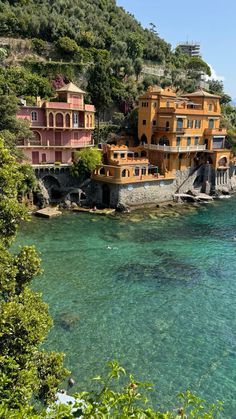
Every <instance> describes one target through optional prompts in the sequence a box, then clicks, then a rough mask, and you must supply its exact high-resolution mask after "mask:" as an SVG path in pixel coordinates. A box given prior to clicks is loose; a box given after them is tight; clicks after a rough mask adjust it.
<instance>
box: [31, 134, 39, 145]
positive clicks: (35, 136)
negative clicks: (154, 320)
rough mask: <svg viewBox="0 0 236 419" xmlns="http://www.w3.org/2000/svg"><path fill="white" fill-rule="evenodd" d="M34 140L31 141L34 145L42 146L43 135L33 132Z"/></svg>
mask: <svg viewBox="0 0 236 419" xmlns="http://www.w3.org/2000/svg"><path fill="white" fill-rule="evenodd" d="M33 134H34V138H33V139H32V140H31V141H30V143H31V144H33V145H41V134H40V132H38V131H33Z"/></svg>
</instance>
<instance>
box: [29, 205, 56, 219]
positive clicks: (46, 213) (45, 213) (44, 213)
mask: <svg viewBox="0 0 236 419" xmlns="http://www.w3.org/2000/svg"><path fill="white" fill-rule="evenodd" d="M61 214H62V212H61V211H58V209H57V208H53V207H47V208H43V209H40V210H38V211H36V212H35V215H36V216H37V217H43V218H51V217H57V216H58V215H61Z"/></svg>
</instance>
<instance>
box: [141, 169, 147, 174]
mask: <svg viewBox="0 0 236 419" xmlns="http://www.w3.org/2000/svg"><path fill="white" fill-rule="evenodd" d="M146 173H147V169H146V167H142V175H146Z"/></svg>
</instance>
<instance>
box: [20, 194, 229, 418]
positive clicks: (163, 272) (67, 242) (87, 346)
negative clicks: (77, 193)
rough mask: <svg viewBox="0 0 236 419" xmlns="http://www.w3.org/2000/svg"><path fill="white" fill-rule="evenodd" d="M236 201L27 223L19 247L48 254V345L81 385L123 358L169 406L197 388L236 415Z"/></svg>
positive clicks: (41, 284) (38, 284)
mask: <svg viewBox="0 0 236 419" xmlns="http://www.w3.org/2000/svg"><path fill="white" fill-rule="evenodd" d="M235 207H236V197H234V198H232V199H230V200H224V201H218V202H215V203H213V204H209V205H207V206H202V207H200V208H197V209H193V210H192V211H190V212H188V211H187V212H186V211H184V207H181V208H180V209H179V212H178V213H176V212H174V214H173V210H171V209H169V210H167V211H166V214H165V217H163V216H162V217H160V216H158V210H156V212H155V211H152V212H150V213H148V212H146V213H142V212H138V213H135V214H131V215H127V216H117V217H115V218H106V217H99V216H97V217H96V216H91V215H88V214H78V213H73V214H66V215H63V216H62V217H60V218H56V219H51V220H41V219H36V218H33V219H32V222H31V223H27V224H26V225H23V226H22V229H21V232H20V234H19V237H18V244H20V243H24V244H35V245H36V246H37V248H38V249H39V251H40V252H41V257H42V261H43V262H42V264H43V268H44V274H43V275H42V276H41V277H39V278H37V279H35V281H34V284H33V286H34V289H36V290H39V291H42V292H43V296H44V299H45V300H46V301H47V302H48V303H49V305H50V312H51V315H52V316H53V318H54V322H55V325H54V328H53V329H52V330H51V332H50V334H49V337H48V340H47V343H46V346H47V347H49V348H50V349H55V350H60V351H63V352H65V354H66V360H65V363H66V366H67V367H69V369H70V370H71V371H72V376H73V377H75V379H76V381H77V383H78V384H77V386H76V388H74V389H73V391H75V390H76V391H77V390H85V389H87V388H88V387H89V386H90V383H91V381H90V379H91V378H92V377H94V376H95V375H97V374H99V373H102V372H103V371H104V368H105V365H106V362H107V361H108V360H113V359H117V360H118V361H119V362H120V363H121V365H123V366H124V367H125V368H127V370H128V371H130V372H133V373H135V376H136V377H137V378H139V379H141V380H146V381H151V382H152V383H154V385H155V388H156V391H155V393H154V394H153V396H152V400H153V403H154V404H156V405H158V406H161V407H162V408H167V407H169V406H173V405H174V403H175V395H176V394H177V393H178V392H179V391H182V390H186V389H188V388H189V389H191V390H193V391H194V392H196V393H197V394H198V395H200V396H203V397H204V398H206V399H208V400H209V401H214V400H216V399H221V400H224V402H225V413H224V415H222V417H227V418H236V398H235V394H236V312H235V310H236V305H235V299H236V274H235V272H236V258H235V254H236V253H235V252H236V240H234V237H235V236H236V211H235ZM168 213H169V216H168ZM171 214H172V215H171Z"/></svg>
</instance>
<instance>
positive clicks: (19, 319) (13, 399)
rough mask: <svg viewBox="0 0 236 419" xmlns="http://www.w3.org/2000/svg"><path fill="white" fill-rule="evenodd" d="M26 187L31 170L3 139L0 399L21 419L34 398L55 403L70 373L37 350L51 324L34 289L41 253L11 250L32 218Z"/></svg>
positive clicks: (0, 169) (55, 356)
mask: <svg viewBox="0 0 236 419" xmlns="http://www.w3.org/2000/svg"><path fill="white" fill-rule="evenodd" d="M24 183H26V184H27V183H28V184H29V185H30V186H32V179H31V178H30V176H29V171H28V169H27V168H26V167H24V168H21V166H20V164H18V163H17V162H16V160H15V158H14V157H13V156H11V155H10V153H9V151H8V150H7V149H6V148H4V145H3V142H2V141H0V239H1V245H0V398H1V404H2V406H1V409H2V411H4V412H9V411H12V412H14V411H15V412H16V413H15V414H16V415H15V417H24V416H20V415H18V416H17V411H20V410H21V409H26V411H29V412H30V411H31V407H30V406H31V403H32V400H33V398H34V399H37V398H39V399H40V400H41V401H43V402H48V401H49V400H53V397H54V394H55V392H56V389H57V387H58V384H59V382H60V381H61V380H62V379H63V378H64V377H65V376H66V373H67V371H66V370H65V369H64V368H63V366H62V358H63V357H62V355H61V354H56V353H50V352H46V351H40V350H39V349H38V346H39V345H40V344H41V343H42V342H43V340H44V339H45V337H46V335H47V332H48V330H49V328H50V327H51V325H52V320H51V318H50V316H49V313H48V307H47V305H46V304H45V303H44V302H43V301H42V299H41V296H40V295H39V294H38V293H35V292H33V291H32V290H31V289H30V288H29V284H30V282H31V280H32V278H33V277H34V276H35V275H38V274H39V273H40V272H41V269H40V261H39V258H38V255H37V252H36V250H35V249H34V247H30V246H25V247H23V248H22V249H21V251H20V252H19V253H18V254H16V255H14V254H12V253H10V252H9V250H8V248H9V246H10V244H11V243H12V241H13V239H14V237H15V234H16V231H17V227H18V224H19V222H20V220H22V219H26V218H27V214H26V211H25V209H24V207H23V206H22V205H21V204H20V203H19V202H18V200H17V196H18V193H19V192H20V191H21V190H22V188H23V184H24ZM49 383H50V385H49ZM0 412H1V411H0ZM1 417H7V418H10V417H11V416H10V413H9V414H8V413H7V414H6V415H5V416H3V415H1ZM12 417H13V413H12ZM29 417H30V416H29Z"/></svg>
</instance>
